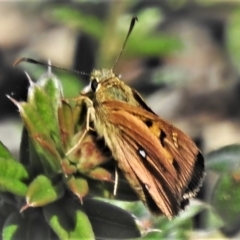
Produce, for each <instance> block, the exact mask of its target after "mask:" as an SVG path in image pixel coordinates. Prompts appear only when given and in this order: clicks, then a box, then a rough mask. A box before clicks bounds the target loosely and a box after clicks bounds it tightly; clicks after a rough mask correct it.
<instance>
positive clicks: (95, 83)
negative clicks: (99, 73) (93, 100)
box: [91, 78, 98, 92]
mask: <svg viewBox="0 0 240 240" xmlns="http://www.w3.org/2000/svg"><path fill="white" fill-rule="evenodd" d="M97 87H98V81H97V79H96V78H94V79H93V80H92V82H91V89H92V91H93V92H96V90H97Z"/></svg>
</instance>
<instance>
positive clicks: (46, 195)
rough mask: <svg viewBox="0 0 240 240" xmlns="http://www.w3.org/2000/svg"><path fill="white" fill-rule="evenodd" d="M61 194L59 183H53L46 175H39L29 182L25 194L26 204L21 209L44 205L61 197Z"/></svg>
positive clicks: (62, 191) (61, 189)
mask: <svg viewBox="0 0 240 240" xmlns="http://www.w3.org/2000/svg"><path fill="white" fill-rule="evenodd" d="M63 194H64V188H63V185H62V184H61V183H59V184H54V183H53V182H52V181H51V180H50V179H49V178H47V177H46V176H44V175H39V176H37V177H36V178H35V179H34V180H33V181H32V182H31V183H30V185H29V187H28V190H27V194H26V202H27V204H26V205H25V206H24V207H23V208H22V209H21V210H25V209H26V208H28V207H40V206H45V205H47V204H49V203H51V202H54V201H56V200H57V199H59V198H61V197H62V196H63Z"/></svg>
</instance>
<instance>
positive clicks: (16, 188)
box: [0, 155, 29, 196]
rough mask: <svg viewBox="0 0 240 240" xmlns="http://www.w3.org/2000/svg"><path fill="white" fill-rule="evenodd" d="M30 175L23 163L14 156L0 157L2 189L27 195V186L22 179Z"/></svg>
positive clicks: (0, 185)
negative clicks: (13, 157) (13, 158)
mask: <svg viewBox="0 0 240 240" xmlns="http://www.w3.org/2000/svg"><path fill="white" fill-rule="evenodd" d="M5 156H6V155H5ZM28 177H29V176H28V172H27V170H26V169H25V168H24V166H23V165H22V164H21V163H19V162H17V161H15V160H12V158H9V159H3V158H1V157H0V191H3V192H9V193H13V194H16V195H19V196H25V194H26V191H27V186H26V184H25V183H23V182H22V180H26V179H28Z"/></svg>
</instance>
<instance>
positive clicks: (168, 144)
mask: <svg viewBox="0 0 240 240" xmlns="http://www.w3.org/2000/svg"><path fill="white" fill-rule="evenodd" d="M102 107H104V108H106V110H107V111H110V112H111V114H110V115H109V116H108V121H109V122H110V123H112V124H114V125H116V126H118V128H119V129H120V133H119V134H116V136H113V137H112V138H113V139H111V140H110V142H112V143H113V145H112V147H110V148H111V150H113V148H114V146H117V149H114V150H113V151H112V152H113V154H114V153H115V154H116V156H114V157H115V158H116V159H117V161H118V164H119V167H120V168H121V170H122V171H123V172H124V174H125V176H126V178H127V179H128V180H129V182H130V184H131V185H132V187H133V188H135V189H136V188H137V189H138V190H137V193H138V195H139V196H140V198H141V200H142V201H143V202H144V203H145V204H146V205H147V206H148V207H149V208H150V210H152V212H155V213H159V209H160V210H161V211H162V212H163V213H164V214H165V215H166V216H168V217H171V216H174V215H176V214H177V213H178V212H179V210H180V209H182V208H184V206H185V205H186V204H188V198H190V197H192V196H194V195H195V194H196V192H197V191H198V189H199V187H200V185H201V184H202V181H203V176H204V161H203V157H202V155H201V153H200V152H199V150H198V148H197V147H196V145H195V143H194V142H192V140H191V139H190V138H189V137H188V136H187V135H186V134H184V133H183V132H181V131H180V130H179V129H177V128H176V127H174V126H172V125H171V124H169V123H167V122H165V121H164V120H162V119H161V118H159V117H158V116H157V115H156V114H154V113H153V112H152V111H149V109H147V110H145V109H143V108H140V107H135V106H132V105H130V104H127V103H124V102H119V101H107V102H104V103H103V104H102ZM133 126H136V128H134V127H133ZM110 137H111V136H110ZM133 176H134V179H133ZM134 183H136V185H137V186H133V184H134ZM139 189H141V191H140V190H139ZM157 209H158V211H157Z"/></svg>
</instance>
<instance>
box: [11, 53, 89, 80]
mask: <svg viewBox="0 0 240 240" xmlns="http://www.w3.org/2000/svg"><path fill="white" fill-rule="evenodd" d="M21 62H28V63H32V64H36V65H42V66H47V67H52V68H57V69H61V70H65V71H69V72H73V73H77V74H80V75H85V76H89V75H90V74H88V73H85V72H81V71H78V70H75V69H71V68H64V67H60V66H56V65H52V64H51V63H45V62H40V61H37V60H34V59H32V58H25V57H23V58H19V59H17V60H16V61H15V62H14V63H13V66H14V67H15V66H17V65H18V64H20V63H21Z"/></svg>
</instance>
